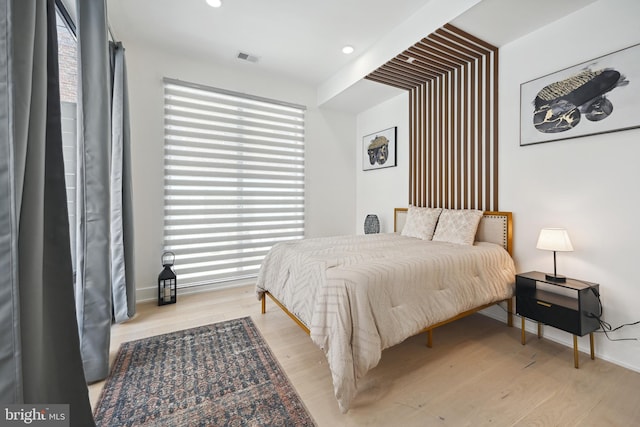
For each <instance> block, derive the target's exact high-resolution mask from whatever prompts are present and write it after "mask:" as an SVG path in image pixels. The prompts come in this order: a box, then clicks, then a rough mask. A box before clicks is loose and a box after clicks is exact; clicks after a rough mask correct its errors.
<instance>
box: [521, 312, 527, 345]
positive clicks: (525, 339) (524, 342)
mask: <svg viewBox="0 0 640 427" xmlns="http://www.w3.org/2000/svg"><path fill="white" fill-rule="evenodd" d="M521 332H522V340H521V341H522V345H525V344H526V342H527V338H526V337H525V336H524V317H522V331H521Z"/></svg>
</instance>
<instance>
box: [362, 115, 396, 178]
mask: <svg viewBox="0 0 640 427" xmlns="http://www.w3.org/2000/svg"><path fill="white" fill-rule="evenodd" d="M397 129H398V128H397V127H396V126H394V127H392V128H389V129H385V130H381V131H379V132H376V133H372V134H369V135H366V136H365V137H363V138H362V170H365V171H368V170H373V169H382V168H389V167H393V166H396V133H397Z"/></svg>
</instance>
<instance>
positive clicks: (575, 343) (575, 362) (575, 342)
mask: <svg viewBox="0 0 640 427" xmlns="http://www.w3.org/2000/svg"><path fill="white" fill-rule="evenodd" d="M573 366H575V368H576V369H578V368H579V362H578V336H577V335H574V336H573Z"/></svg>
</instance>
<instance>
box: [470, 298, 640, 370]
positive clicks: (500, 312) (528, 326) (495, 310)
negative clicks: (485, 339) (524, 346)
mask: <svg viewBox="0 0 640 427" xmlns="http://www.w3.org/2000/svg"><path fill="white" fill-rule="evenodd" d="M479 313H480V314H482V315H485V316H487V317H490V318H492V319H495V320H497V321H499V322H503V323H507V320H506V311H505V309H503V308H500V307H495V306H494V307H489V308H486V309H484V310H482V311H480V312H479ZM521 324H522V323H521V322H520V317H519V316H517V315H516V314H515V313H514V320H513V326H514V327H516V328H518V329H520V328H521ZM524 327H525V330H526V331H527V332H530V333H532V334H536V335H537V334H538V325H537V323H536V322H534V321H531V320H526V321H525V326H524ZM560 333H562V334H564V335H566V338H565V337H564V336H560V335H559V334H560ZM571 337H572V335H571V334H569V333H567V332H563V331H559V333H558V335H556V334H553V333H551V334H546V335H545V336H544V339H546V340H549V341H553V342H555V343H557V344H561V345H563V346H565V347H568V348H570V349H571V350H573V339H572V338H571ZM580 344H581V343H580V342H578V350H579V351H580V352H582V353H589V352H590V348H589V345H588V344H584V345H582V346H581V345H580ZM595 355H596V358H597V359H602V360H606V361H607V362H610V363H613V364H614V365H618V366H621V367H623V368H625V369H629V370H630V371H634V372H640V367H639V366H633V365H629V364H628V363H625V362H623V361H621V360H618V359H615V358H612V357H609V356H606V355H602V354H599V353H598V346H597V345H596V346H595Z"/></svg>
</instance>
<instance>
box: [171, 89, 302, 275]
mask: <svg viewBox="0 0 640 427" xmlns="http://www.w3.org/2000/svg"><path fill="white" fill-rule="evenodd" d="M164 94H165V95H164V99H165V118H164V123H165V150H164V161H165V181H164V199H165V208H164V218H165V219H164V249H165V250H167V251H171V252H173V253H174V254H175V256H176V260H175V270H176V274H177V276H178V285H179V287H181V288H182V287H189V286H198V285H205V284H207V285H208V284H216V285H217V286H222V285H223V284H224V283H226V282H230V281H235V280H241V279H248V278H253V277H256V276H257V273H258V270H259V268H260V263H261V262H262V259H263V258H264V256H265V255H266V253H267V252H268V250H269V249H270V248H271V247H272V246H273V245H274V244H275V243H277V242H282V241H286V240H293V239H300V238H302V237H303V236H304V107H301V106H296V105H291V104H286V103H283V102H278V101H272V100H267V99H262V98H257V97H253V96H247V95H243V94H238V93H233V92H229V91H225V90H220V89H214V88H210V87H205V86H200V85H195V84H190V83H185V82H181V81H176V80H171V79H165V82H164Z"/></svg>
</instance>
